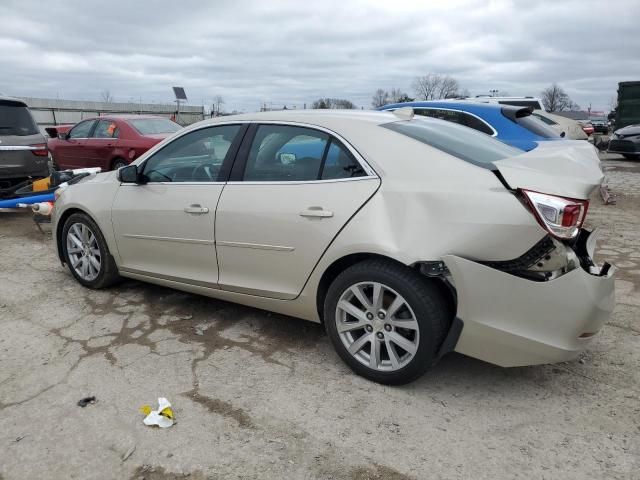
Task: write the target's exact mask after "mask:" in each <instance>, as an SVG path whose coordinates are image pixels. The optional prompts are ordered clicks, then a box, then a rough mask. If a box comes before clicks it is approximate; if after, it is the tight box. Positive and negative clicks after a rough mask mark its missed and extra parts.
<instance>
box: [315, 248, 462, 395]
mask: <svg viewBox="0 0 640 480" xmlns="http://www.w3.org/2000/svg"><path fill="white" fill-rule="evenodd" d="M432 282H433V281H430V280H428V279H426V278H424V277H423V276H421V275H420V274H419V273H417V272H415V271H414V270H412V269H410V268H408V267H405V266H402V265H398V264H396V263H393V262H391V261H385V260H368V261H364V262H362V263H358V264H356V265H354V266H352V267H350V268H348V269H347V270H345V271H344V272H342V273H341V274H340V275H339V276H338V277H337V278H336V279H335V280H334V282H333V283H332V284H331V286H330V287H329V291H328V292H327V296H326V299H325V304H324V321H325V327H326V329H327V333H328V335H329V338H330V339H331V342H332V343H333V346H334V348H335V349H336V351H337V353H338V355H340V357H341V358H342V360H344V361H345V363H347V365H349V367H351V369H352V370H354V371H355V372H356V373H357V374H358V375H361V376H363V377H365V378H368V379H369V380H373V381H375V382H379V383H384V384H392V385H400V384H404V383H408V382H411V381H412V380H415V379H416V378H418V377H419V376H421V375H422V374H423V373H424V372H425V371H426V370H427V369H428V368H429V367H430V366H431V365H432V364H433V362H434V360H435V358H436V355H437V352H438V349H439V347H440V345H441V344H442V341H443V340H444V337H445V335H446V332H447V329H448V327H449V324H450V321H451V318H450V313H449V312H450V309H449V308H448V305H447V302H446V300H445V297H444V296H443V294H442V292H441V290H440V289H439V288H438V286H437V285H436V284H435V283H432Z"/></svg>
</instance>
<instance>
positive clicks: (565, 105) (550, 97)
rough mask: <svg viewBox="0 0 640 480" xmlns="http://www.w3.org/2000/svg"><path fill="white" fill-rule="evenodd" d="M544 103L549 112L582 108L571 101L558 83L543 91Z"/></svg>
mask: <svg viewBox="0 0 640 480" xmlns="http://www.w3.org/2000/svg"><path fill="white" fill-rule="evenodd" d="M542 103H543V105H544V108H545V110H547V111H548V112H562V111H563V110H579V109H580V107H579V106H578V105H577V104H576V103H575V102H574V101H573V100H571V98H570V97H569V95H568V94H567V92H565V91H564V89H563V88H562V87H561V86H560V85H558V84H557V83H554V84H553V85H551V86H550V87H547V88H546V89H544V90H543V91H542Z"/></svg>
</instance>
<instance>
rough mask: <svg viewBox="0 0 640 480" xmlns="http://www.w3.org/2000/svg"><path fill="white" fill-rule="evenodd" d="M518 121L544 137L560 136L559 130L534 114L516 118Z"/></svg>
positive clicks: (522, 125)
mask: <svg viewBox="0 0 640 480" xmlns="http://www.w3.org/2000/svg"><path fill="white" fill-rule="evenodd" d="M516 123H517V124H518V125H520V126H521V127H524V128H526V129H527V130H529V131H530V132H531V133H533V134H535V135H538V136H539V137H542V138H560V135H558V132H556V131H555V130H554V129H553V128H551V127H549V126H548V125H546V124H545V123H544V122H543V121H542V120H540V119H539V118H537V117H534V116H533V115H527V116H526V117H518V118H516Z"/></svg>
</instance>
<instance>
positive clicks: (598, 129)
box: [589, 118, 609, 135]
mask: <svg viewBox="0 0 640 480" xmlns="http://www.w3.org/2000/svg"><path fill="white" fill-rule="evenodd" d="M589 122H590V123H591V125H593V131H594V133H604V134H605V135H606V134H607V133H609V121H608V120H607V119H606V118H590V119H589Z"/></svg>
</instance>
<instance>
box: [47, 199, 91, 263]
mask: <svg viewBox="0 0 640 480" xmlns="http://www.w3.org/2000/svg"><path fill="white" fill-rule="evenodd" d="M74 213H83V214H84V215H86V216H87V217H89V218H90V219H91V220H93V222H94V223H95V224H96V225H98V228H100V224H99V223H98V222H97V220H96V219H95V217H94V216H93V215H91V214H90V213H89V212H87V211H86V210H83V209H81V208H78V207H71V208H68V209H66V210H65V211H64V212H62V213H61V214H60V218H58V220H57V223H56V231H55V232H54V233H55V239H56V246H57V247H58V248H57V250H58V258H59V259H60V262H61V263H62V264H63V265H64V264H65V261H64V255H63V254H62V230H63V229H64V224H65V223H66V222H67V219H68V218H69V217H70V216H71V215H73V214H74Z"/></svg>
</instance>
